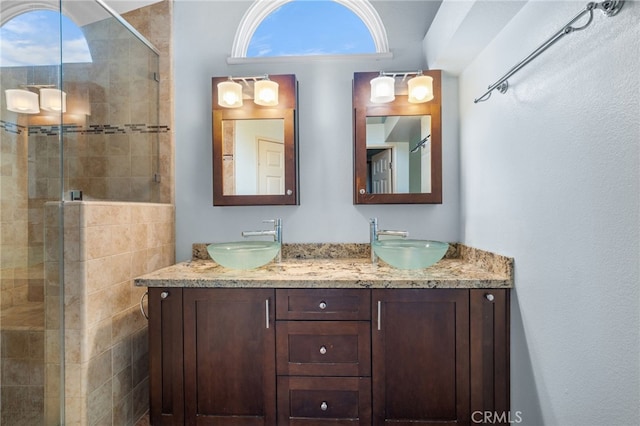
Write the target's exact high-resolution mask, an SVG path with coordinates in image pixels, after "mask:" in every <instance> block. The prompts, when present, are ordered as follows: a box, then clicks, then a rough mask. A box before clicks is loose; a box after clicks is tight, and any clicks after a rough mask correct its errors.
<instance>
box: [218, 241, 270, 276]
mask: <svg viewBox="0 0 640 426" xmlns="http://www.w3.org/2000/svg"><path fill="white" fill-rule="evenodd" d="M207 251H208V252H209V256H211V258H212V259H213V260H214V261H215V262H216V263H218V264H220V265H222V266H224V267H225V268H230V269H253V268H257V267H259V266H262V265H266V264H267V263H269V262H270V261H271V260H272V259H273V258H274V257H276V255H277V254H278V252H279V251H280V243H279V242H276V241H236V242H231V243H214V244H209V245H208V246H207Z"/></svg>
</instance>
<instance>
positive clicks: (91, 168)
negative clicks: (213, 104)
mask: <svg viewBox="0 0 640 426" xmlns="http://www.w3.org/2000/svg"><path fill="white" fill-rule="evenodd" d="M0 67H1V68H0V89H1V90H0V98H1V101H0V143H1V149H0V226H1V230H0V282H1V292H0V331H1V339H0V352H1V358H0V369H1V375H0V390H1V399H0V412H1V416H0V425H2V426H5V425H58V424H95V423H101V424H105V423H108V424H123V425H124V424H133V422H135V420H136V419H137V417H139V416H140V415H141V414H143V413H144V411H143V410H144V408H145V405H144V404H145V403H146V401H144V398H145V394H144V392H145V391H144V386H146V383H145V382H144V380H145V372H144V371H143V370H144V368H145V367H144V365H145V361H146V359H145V357H146V353H145V352H144V348H145V339H146V329H145V327H146V324H145V323H142V322H141V321H140V320H139V319H138V318H137V317H135V316H134V314H133V310H132V309H131V308H130V305H131V304H132V303H133V302H134V299H135V298H136V297H137V293H135V294H134V292H133V290H131V289H130V288H129V287H127V285H130V284H129V282H128V280H130V276H131V275H132V274H135V273H136V270H135V268H132V267H131V266H130V267H129V269H128V270H127V271H126V272H127V273H128V274H124V275H123V276H120V277H119V278H118V279H116V280H115V281H116V284H114V286H115V285H118V284H119V282H123V283H125V282H126V285H119V287H118V288H123V289H126V293H123V294H125V296H124V297H123V296H114V298H117V297H119V298H120V299H127V300H125V301H124V302H122V301H118V302H116V300H115V299H114V300H112V299H111V297H103V298H101V299H100V300H99V302H100V305H96V304H91V303H90V302H91V301H92V300H93V299H94V298H95V297H94V296H96V295H98V294H100V295H103V296H104V294H116V293H113V292H112V291H109V292H108V293H106V292H105V293H99V292H98V291H99V290H102V288H98V287H99V286H98V287H97V286H96V284H94V283H95V282H102V281H100V279H99V278H96V276H98V277H99V276H100V270H97V271H98V272H97V273H96V270H95V265H93V264H90V263H88V261H90V260H95V261H96V262H98V261H99V262H102V264H103V266H102V267H103V268H105V269H103V270H101V272H102V274H103V275H109V274H110V273H111V272H110V269H109V268H111V269H114V268H115V269H117V267H114V266H113V265H115V264H114V263H113V262H112V263H109V262H111V261H112V258H113V257H114V256H116V255H117V254H119V253H120V252H112V251H106V252H103V253H101V252H100V251H99V249H96V248H95V245H94V246H89V244H87V242H86V240H89V239H92V238H93V237H94V236H95V238H93V239H92V241H100V240H99V238H100V235H98V234H99V233H102V237H104V238H110V235H109V234H110V233H109V230H115V228H104V227H102V225H103V224H106V225H104V226H111V227H115V226H120V228H118V229H119V230H120V231H122V233H123V234H128V233H129V232H131V231H133V229H134V228H132V226H133V225H129V224H130V223H133V222H136V220H135V216H136V215H138V216H139V217H140V218H141V219H140V220H138V222H145V221H146V222H149V223H151V222H153V223H158V222H162V220H160V219H157V218H153V219H149V218H148V217H147V218H146V219H145V218H143V216H145V214H147V213H144V211H142V210H141V212H142V213H140V212H138V210H135V208H134V207H130V204H131V205H133V204H136V203H160V202H161V201H163V200H161V194H160V192H161V191H160V184H159V182H160V171H159V144H158V140H159V135H160V134H162V133H163V132H166V131H167V126H162V125H160V124H159V54H158V51H157V50H156V49H155V48H154V47H153V45H151V44H150V43H149V42H148V41H147V40H146V39H145V38H144V37H142V36H141V35H140V34H139V33H138V31H137V30H135V29H134V28H133V27H132V26H130V25H129V24H128V23H127V21H125V20H124V19H123V18H122V17H120V16H119V15H117V14H116V13H115V12H113V10H111V9H110V8H109V7H107V6H106V5H105V4H104V3H102V2H101V1H96V0H91V1H89V0H87V1H65V0H62V1H59V0H39V1H37V2H34V3H33V4H30V2H28V1H10V0H6V1H5V0H3V1H2V3H0ZM80 200H83V201H80ZM165 201H166V200H165ZM92 202H96V203H97V204H96V206H94V205H93V204H91V203H92ZM149 205H154V204H149ZM96 211H97V212H98V213H99V214H97V215H96V214H95V212H96ZM113 212H116V213H113ZM118 212H119V213H118ZM122 212H125V214H126V215H127V217H126V218H125V219H122V220H121V218H116V219H117V220H116V219H114V217H113V214H120V213H122ZM136 212H137V213H136ZM100 214H102V215H103V216H104V217H102V218H98V216H99V215H100ZM152 214H156V213H152ZM171 215H172V210H171V211H170V212H169V213H167V214H166V215H165V216H167V217H166V218H165V219H163V220H164V222H163V223H168V222H170V221H171V220H172V217H171ZM120 216H122V214H120ZM91 218H93V219H91ZM92 220H93V222H91V221H92ZM87 221H89V222H91V223H89V225H91V226H92V227H91V228H89V225H87V223H88V222H87ZM121 222H122V223H121ZM146 222H145V223H146ZM145 226H146V225H145ZM144 229H145V230H146V229H147V228H144ZM148 229H149V231H150V232H151V230H154V231H157V229H153V228H148ZM92 232H93V234H92ZM94 234H95V235H94ZM169 238H170V236H168V237H166V238H164V239H163V241H162V244H165V243H166V242H167V240H168V239H169ZM124 241H125V243H126V247H124V248H123V250H124V253H125V254H126V255H129V257H128V258H129V259H130V258H131V257H134V255H133V254H130V253H129V252H128V251H130V250H133V249H132V248H131V247H132V246H133V242H132V240H131V239H129V238H128V237H127V239H126V240H124ZM158 244H160V243H158ZM165 245H166V244H165ZM87 247H88V248H87ZM91 247H94V248H91ZM144 250H148V249H147V248H146V247H145V248H144V249H141V250H139V251H144ZM145 253H146V252H145ZM170 258H171V255H170V254H168V255H166V256H165V259H164V261H168V260H167V259H170ZM129 262H130V261H129ZM147 263H148V262H147ZM160 263H162V262H161V261H158V262H156V265H152V266H159V265H160ZM110 265H111V266H110ZM92 268H93V269H94V272H93V273H94V275H90V274H91V270H92ZM132 269H134V270H132ZM114 279H115V278H114ZM105 283H106V284H104V285H107V286H109V285H111V284H109V282H106V281H105ZM104 285H103V287H104ZM92 286H93V287H92ZM92 291H95V292H94V293H91V292H92ZM104 306H108V307H109V311H108V312H106V313H104V312H105V310H104ZM96 312H98V313H96ZM112 317H113V318H116V319H117V321H116V320H113V321H112V320H111V318H112ZM107 320H108V321H107ZM130 323H134V325H133V326H131V325H129V324H130ZM122 324H126V325H122ZM125 328H126V330H128V331H127V332H123V331H122V330H123V329H125ZM120 359H124V361H119V360H120ZM65 364H66V365H65ZM107 364H108V371H106V369H107V367H106V366H107ZM70 366H71V367H70ZM101 368H102V370H101ZM65 370H66V371H65ZM103 370H105V371H103ZM96 377H98V378H96ZM136 389H139V391H138V393H136ZM102 400H104V401H107V402H108V403H109V404H110V403H111V402H112V401H113V402H114V404H117V405H118V406H122V407H123V408H118V409H110V408H109V407H106V405H105V404H103V403H102V402H100V401H102ZM95 401H98V402H95ZM132 401H133V402H132ZM92 404H94V405H93V406H92ZM95 404H100V405H99V407H98V405H95ZM105 407H106V408H105ZM119 410H120V411H119ZM109 420H110V421H109Z"/></svg>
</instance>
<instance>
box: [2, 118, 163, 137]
mask: <svg viewBox="0 0 640 426" xmlns="http://www.w3.org/2000/svg"><path fill="white" fill-rule="evenodd" d="M0 129H4V130H5V131H7V132H9V133H13V134H16V135H20V134H22V133H23V132H24V131H28V132H29V135H44V136H58V135H59V134H60V131H61V130H62V133H78V134H81V135H114V134H119V135H126V134H131V133H167V132H169V130H170V129H169V126H156V125H149V124H144V123H142V124H136V123H132V124H123V125H112V124H91V125H89V126H88V127H84V126H80V125H77V124H63V125H54V126H21V125H19V124H17V123H11V122H7V121H3V120H0Z"/></svg>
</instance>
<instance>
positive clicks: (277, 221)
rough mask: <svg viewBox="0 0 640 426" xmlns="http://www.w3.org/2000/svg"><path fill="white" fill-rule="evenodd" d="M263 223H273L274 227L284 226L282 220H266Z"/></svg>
mask: <svg viewBox="0 0 640 426" xmlns="http://www.w3.org/2000/svg"><path fill="white" fill-rule="evenodd" d="M262 223H273V226H274V227H276V226H278V225H282V219H280V218H278V219H265V220H263V221H262Z"/></svg>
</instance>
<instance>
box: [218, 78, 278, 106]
mask: <svg viewBox="0 0 640 426" xmlns="http://www.w3.org/2000/svg"><path fill="white" fill-rule="evenodd" d="M238 81H242V82H243V83H244V85H245V86H246V87H247V88H248V89H249V90H251V88H252V86H253V102H254V103H255V104H256V105H262V106H276V105H278V83H276V82H275V81H271V80H269V76H268V75H261V76H253V77H229V80H228V81H223V82H222V83H218V105H220V106H221V107H225V108H238V107H241V106H242V97H243V93H242V89H243V87H242V85H241V84H240V83H238ZM250 82H252V83H253V84H250Z"/></svg>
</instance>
